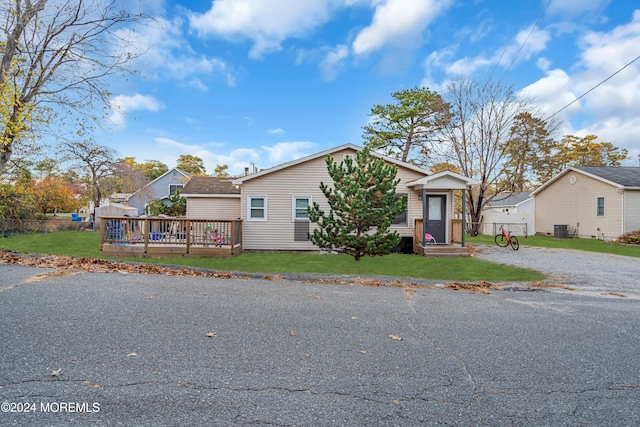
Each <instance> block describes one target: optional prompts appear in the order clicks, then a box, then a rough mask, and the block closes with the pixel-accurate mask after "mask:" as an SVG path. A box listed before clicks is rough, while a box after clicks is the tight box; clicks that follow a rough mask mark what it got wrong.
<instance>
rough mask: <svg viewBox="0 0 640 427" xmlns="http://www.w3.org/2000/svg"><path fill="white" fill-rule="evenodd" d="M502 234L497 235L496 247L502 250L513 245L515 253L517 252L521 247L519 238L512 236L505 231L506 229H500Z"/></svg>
mask: <svg viewBox="0 0 640 427" xmlns="http://www.w3.org/2000/svg"><path fill="white" fill-rule="evenodd" d="M500 230H501V233H500V234H496V237H495V239H494V240H495V241H496V245H498V246H500V247H501V248H506V247H507V245H511V247H512V248H513V250H514V251H517V250H518V248H519V247H520V243H519V242H518V238H517V237H516V236H512V235H511V232H510V231H507V230H505V229H504V227H500Z"/></svg>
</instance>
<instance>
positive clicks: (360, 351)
mask: <svg viewBox="0 0 640 427" xmlns="http://www.w3.org/2000/svg"><path fill="white" fill-rule="evenodd" d="M358 353H362V354H367V350H358Z"/></svg>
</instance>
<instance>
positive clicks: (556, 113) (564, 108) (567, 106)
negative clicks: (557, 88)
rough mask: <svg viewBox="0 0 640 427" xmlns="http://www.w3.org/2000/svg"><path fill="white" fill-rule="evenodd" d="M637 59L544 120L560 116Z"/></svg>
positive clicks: (639, 56)
mask: <svg viewBox="0 0 640 427" xmlns="http://www.w3.org/2000/svg"><path fill="white" fill-rule="evenodd" d="M638 59H640V55H638V56H636V57H635V58H634V59H632V60H631V61H630V62H628V63H627V64H626V65H624V66H623V67H622V68H620V69H619V70H618V71H616V72H615V73H613V74H611V75H610V76H609V77H607V78H606V79H604V80H602V81H601V82H600V83H598V84H597V85H595V86H594V87H592V88H591V89H589V90H588V91H586V92H585V93H583V94H582V95H580V96H579V97H577V98H576V99H574V100H573V101H571V102H570V103H568V104H567V105H565V106H564V107H562V108H561V109H559V110H558V111H556V112H554V113H553V114H551V115H550V116H549V117H547V118H545V119H544V120H545V121H547V120H549V119H550V118H552V117H554V116H556V115H558V114H560V112H562V111H564V110H566V109H567V108H569V106H571V105H573V104H574V103H576V102H578V101H579V100H580V99H582V98H584V97H585V96H586V95H587V94H588V93H590V92H592V91H594V90H595V89H597V88H598V87H600V86H601V85H602V84H604V83H605V82H607V81H608V80H610V79H611V78H612V77H613V76H615V75H616V74H618V73H620V72H621V71H622V70H624V69H625V68H627V67H628V66H629V65H631V64H633V63H634V62H636V61H637V60H638Z"/></svg>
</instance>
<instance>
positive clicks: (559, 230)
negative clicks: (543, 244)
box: [553, 224, 569, 239]
mask: <svg viewBox="0 0 640 427" xmlns="http://www.w3.org/2000/svg"><path fill="white" fill-rule="evenodd" d="M553 237H555V238H556V239H566V238H568V237H569V226H568V225H566V224H556V225H554V226H553Z"/></svg>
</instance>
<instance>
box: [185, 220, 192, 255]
mask: <svg viewBox="0 0 640 427" xmlns="http://www.w3.org/2000/svg"><path fill="white" fill-rule="evenodd" d="M185 226H186V228H187V229H186V230H185V234H184V237H185V239H186V242H187V253H189V249H190V248H191V220H189V219H188V218H187V219H186V220H185Z"/></svg>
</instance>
